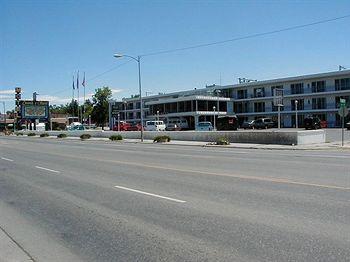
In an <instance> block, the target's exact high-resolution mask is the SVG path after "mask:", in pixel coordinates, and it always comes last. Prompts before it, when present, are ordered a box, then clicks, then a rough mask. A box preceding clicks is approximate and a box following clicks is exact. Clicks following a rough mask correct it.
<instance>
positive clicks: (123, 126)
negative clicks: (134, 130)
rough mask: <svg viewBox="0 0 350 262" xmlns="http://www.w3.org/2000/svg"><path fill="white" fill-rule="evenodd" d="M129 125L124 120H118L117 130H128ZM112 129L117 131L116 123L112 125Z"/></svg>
mask: <svg viewBox="0 0 350 262" xmlns="http://www.w3.org/2000/svg"><path fill="white" fill-rule="evenodd" d="M130 126H131V124H130V123H127V122H125V121H120V122H119V130H120V131H128V129H129V128H130ZM113 131H118V123H117V124H116V125H115V126H114V127H113Z"/></svg>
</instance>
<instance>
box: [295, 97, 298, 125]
mask: <svg viewBox="0 0 350 262" xmlns="http://www.w3.org/2000/svg"><path fill="white" fill-rule="evenodd" d="M294 104H295V128H298V100H296V99H295V101H294Z"/></svg>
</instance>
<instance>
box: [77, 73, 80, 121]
mask: <svg viewBox="0 0 350 262" xmlns="http://www.w3.org/2000/svg"><path fill="white" fill-rule="evenodd" d="M77 90H78V122H80V114H79V111H80V110H79V99H80V97H79V70H78V75H77Z"/></svg>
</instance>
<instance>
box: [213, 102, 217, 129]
mask: <svg viewBox="0 0 350 262" xmlns="http://www.w3.org/2000/svg"><path fill="white" fill-rule="evenodd" d="M215 109H216V108H215V106H213V111H214V127H213V130H214V131H215V130H216V122H215Z"/></svg>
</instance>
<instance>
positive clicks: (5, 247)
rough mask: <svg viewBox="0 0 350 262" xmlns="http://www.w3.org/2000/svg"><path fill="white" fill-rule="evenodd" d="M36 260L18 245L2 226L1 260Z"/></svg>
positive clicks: (5, 261) (25, 261)
mask: <svg viewBox="0 0 350 262" xmlns="http://www.w3.org/2000/svg"><path fill="white" fill-rule="evenodd" d="M28 261H34V260H33V259H32V258H31V257H30V256H29V255H28V254H27V253H26V252H25V251H24V250H23V249H22V248H21V247H19V246H18V245H17V243H16V242H15V240H13V239H12V238H11V237H10V236H9V235H7V233H5V231H3V229H2V228H0V262H28Z"/></svg>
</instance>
